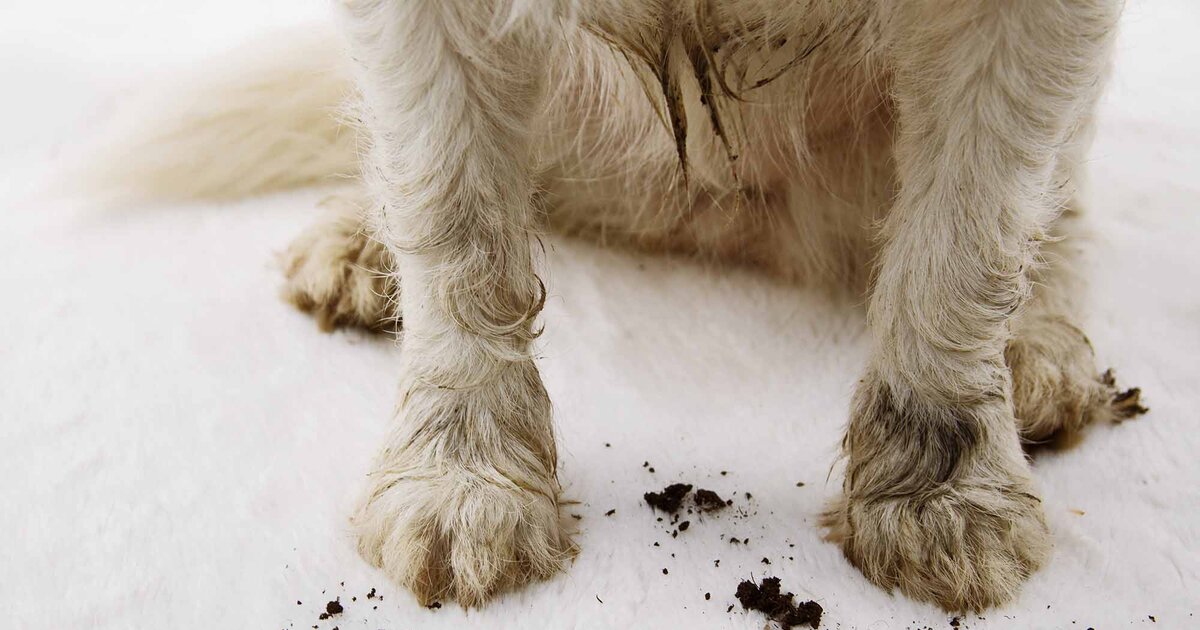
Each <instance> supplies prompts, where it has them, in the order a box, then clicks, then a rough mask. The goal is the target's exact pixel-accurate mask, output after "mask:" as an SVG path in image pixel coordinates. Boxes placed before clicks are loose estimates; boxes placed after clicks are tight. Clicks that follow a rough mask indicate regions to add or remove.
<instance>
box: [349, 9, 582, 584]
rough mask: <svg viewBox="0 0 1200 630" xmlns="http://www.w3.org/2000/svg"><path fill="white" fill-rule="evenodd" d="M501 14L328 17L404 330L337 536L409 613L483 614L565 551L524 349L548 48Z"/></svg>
mask: <svg viewBox="0 0 1200 630" xmlns="http://www.w3.org/2000/svg"><path fill="white" fill-rule="evenodd" d="M509 4H510V3H508V2H500V1H497V2H489V1H483V0H470V1H467V0H405V1H403V2H400V1H394V0H346V1H345V2H344V5H345V26H346V28H347V30H348V33H349V37H350V41H351V46H352V53H353V55H354V58H355V59H356V60H357V61H358V63H359V64H360V77H359V82H360V88H361V91H362V94H363V98H364V101H365V106H366V107H365V110H366V111H365V123H366V126H367V128H368V130H369V133H370V138H371V143H372V145H371V151H370V156H369V166H368V168H366V169H365V171H366V173H367V178H368V181H369V182H370V183H371V184H372V186H373V190H374V195H375V197H376V198H377V199H378V200H379V202H380V204H379V205H380V206H381V207H382V211H381V212H382V216H381V217H379V225H380V234H379V238H380V240H382V241H383V242H384V244H385V245H386V246H387V248H388V250H389V251H390V252H391V254H392V255H393V257H394V258H395V261H396V269H397V271H398V279H399V281H400V282H401V283H402V285H403V291H402V295H401V308H402V312H403V313H404V326H405V333H404V338H403V345H402V356H403V362H404V375H403V378H402V381H401V399H400V403H399V406H398V411H397V418H396V420H395V423H394V426H393V428H392V431H391V433H390V435H389V436H388V437H387V439H386V442H385V444H384V445H383V448H382V450H381V452H380V453H379V455H378V457H377V459H376V461H375V464H374V469H373V471H372V472H371V474H370V477H369V488H368V490H367V492H366V495H365V498H364V500H363V502H362V504H361V505H360V507H359V508H358V511H357V513H356V514H355V516H354V518H353V522H354V524H355V526H356V529H357V534H358V538H359V550H360V552H361V553H362V555H363V556H364V557H365V558H366V559H367V560H369V561H370V562H372V563H374V564H375V565H377V566H379V567H380V568H382V569H383V571H384V572H385V573H386V574H387V575H388V576H389V577H390V578H391V579H393V580H395V581H396V582H398V583H400V584H402V585H404V586H406V587H408V588H409V589H411V590H412V591H413V593H414V594H416V596H417V598H418V599H419V600H420V601H422V602H425V603H428V602H431V601H434V600H440V599H451V598H452V599H456V600H457V601H458V602H459V603H461V604H462V605H464V606H471V605H479V604H482V603H484V602H485V601H487V600H488V599H489V598H490V597H492V596H493V595H495V594H496V593H498V592H500V591H503V590H506V589H508V588H511V587H515V586H519V585H522V584H525V583H527V582H530V581H533V580H537V579H542V578H545V577H548V576H550V575H552V574H553V573H555V572H556V571H557V570H558V569H559V568H560V565H561V563H562V562H563V560H564V559H566V558H567V557H569V555H570V553H571V551H572V544H571V542H570V540H569V539H568V536H567V535H566V533H565V532H564V529H563V528H562V527H561V526H560V522H559V498H558V493H559V486H558V483H557V479H556V450H555V443H554V434H553V430H552V426H551V419H550V401H549V399H548V397H547V395H546V391H545V389H543V387H542V382H541V377H540V375H539V374H538V370H537V367H536V366H535V365H534V363H533V359H532V356H531V349H530V346H531V343H532V341H533V340H534V338H535V337H536V336H537V333H536V332H535V330H534V326H533V320H534V318H535V316H536V315H537V314H538V312H539V311H540V309H541V306H542V302H543V299H544V294H545V291H544V288H543V287H542V285H541V282H540V281H539V279H538V277H537V275H536V274H535V269H534V254H533V247H532V243H531V230H532V229H533V228H534V226H535V224H536V219H537V216H536V215H537V213H536V211H535V207H534V205H533V203H532V201H531V199H532V195H533V191H534V186H533V180H532V174H531V173H532V165H531V162H532V155H531V139H530V137H529V136H530V132H529V123H530V118H531V117H532V116H533V115H534V113H535V112H536V111H537V109H538V107H539V105H540V99H541V96H540V91H541V87H542V86H541V83H542V79H543V75H544V64H545V62H546V57H547V56H548V55H549V51H548V45H547V44H548V42H549V35H548V29H546V28H545V27H544V26H542V25H544V24H545V23H546V22H539V21H538V20H535V19H534V17H538V16H516V17H513V16H510V15H508V11H509V10H510V8H511V7H509V6H508V5H509ZM510 18H511V19H510Z"/></svg>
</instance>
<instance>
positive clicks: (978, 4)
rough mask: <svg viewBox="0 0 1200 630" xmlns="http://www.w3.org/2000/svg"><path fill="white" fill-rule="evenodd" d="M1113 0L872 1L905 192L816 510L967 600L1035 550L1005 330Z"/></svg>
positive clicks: (864, 550) (1003, 594)
mask: <svg viewBox="0 0 1200 630" xmlns="http://www.w3.org/2000/svg"><path fill="white" fill-rule="evenodd" d="M1117 4H1118V3H1117V2H1115V1H1110V0H1095V1H1093V2H1070V3H1065V2H1043V1H1041V0H1026V1H1020V0H1016V1H1013V2H990V1H984V0H979V1H975V0H961V1H958V2H948V1H944V0H930V1H928V2H906V3H897V4H896V6H895V7H894V9H890V10H887V11H890V12H891V13H890V14H888V15H886V16H885V17H884V24H886V29H885V32H886V33H887V35H888V37H890V38H891V41H890V42H889V44H888V49H887V53H886V54H887V55H888V61H889V63H890V66H891V70H892V77H893V82H894V83H893V94H894V97H895V103H896V108H897V111H898V114H899V123H900V124H899V127H900V129H899V135H898V137H897V140H896V147H895V151H896V161H897V168H898V173H899V177H900V189H901V190H900V194H899V196H898V198H897V201H896V204H895V207H894V209H893V210H892V212H891V214H890V215H889V217H888V219H887V221H886V223H885V225H884V227H883V236H884V245H883V249H882V252H881V257H880V263H879V265H880V266H879V269H878V276H877V278H876V282H875V289H874V294H873V296H872V300H871V305H870V323H871V328H872V332H873V335H874V340H875V349H874V353H873V356H872V359H871V364H870V366H869V368H868V370H867V373H866V376H865V378H864V379H863V380H862V381H861V382H860V383H859V386H858V392H857V394H856V396H855V401H854V405H853V409H852V411H851V419H850V423H849V427H848V429H847V434H846V438H845V442H844V444H845V449H846V454H847V457H848V467H847V473H846V479H845V482H844V496H843V498H842V499H841V500H840V501H839V502H838V503H837V504H836V505H835V506H834V508H833V509H832V510H831V511H830V512H829V514H828V515H827V524H828V525H829V526H830V527H831V529H832V534H833V536H834V538H835V539H837V540H839V541H840V542H841V545H842V548H843V550H844V552H845V554H846V556H847V558H849V559H850V561H851V562H852V563H854V564H855V565H856V566H858V567H859V568H860V569H861V570H862V571H863V573H864V574H865V575H866V576H867V577H868V578H869V579H871V580H872V581H874V582H875V583H877V584H879V585H880V586H882V587H884V588H887V589H889V590H890V589H893V588H897V589H899V590H901V591H902V592H904V593H906V594H908V595H909V596H911V597H914V598H917V599H921V600H925V601H930V602H934V603H937V604H939V605H941V606H943V607H944V608H947V609H950V610H964V611H966V610H979V609H982V608H986V607H989V606H993V605H998V604H1002V603H1004V602H1006V601H1008V600H1009V599H1011V598H1012V597H1013V596H1014V595H1015V594H1016V592H1017V590H1018V588H1019V586H1020V584H1021V583H1022V582H1023V581H1024V579H1025V578H1026V577H1028V576H1029V575H1030V573H1032V572H1033V571H1034V570H1036V569H1037V568H1038V567H1039V566H1040V565H1041V564H1042V563H1043V562H1044V560H1045V558H1046V556H1047V554H1048V551H1049V547H1050V540H1049V534H1048V531H1047V529H1046V525H1045V522H1044V519H1043V515H1042V509H1041V505H1040V500H1039V499H1038V498H1037V495H1036V494H1035V490H1034V487H1033V483H1032V479H1031V475H1030V470H1029V465H1028V463H1027V461H1026V460H1025V458H1024V455H1023V453H1022V451H1021V447H1020V442H1019V439H1018V433H1017V425H1016V421H1015V419H1014V415H1013V402H1012V385H1011V377H1010V375H1009V372H1008V369H1007V368H1006V366H1005V361H1004V348H1005V343H1006V341H1007V340H1008V337H1009V324H1010V318H1011V317H1012V315H1013V313H1014V312H1015V311H1017V309H1018V308H1019V307H1020V305H1021V304H1022V302H1023V301H1024V300H1025V298H1026V296H1027V295H1028V293H1029V282H1028V280H1027V277H1026V274H1027V271H1028V270H1029V268H1030V267H1031V266H1032V265H1033V264H1034V263H1035V260H1036V242H1037V240H1038V238H1039V236H1040V235H1041V231H1042V229H1043V227H1044V226H1045V225H1046V224H1047V222H1048V221H1050V220H1051V219H1052V217H1053V215H1054V213H1055V212H1056V210H1057V207H1058V204H1059V203H1060V202H1061V201H1062V200H1061V199H1060V198H1059V197H1058V196H1057V193H1058V191H1059V190H1060V189H1061V188H1062V187H1061V185H1060V184H1061V182H1056V181H1054V179H1055V178H1054V173H1055V172H1056V168H1055V167H1056V161H1057V159H1058V156H1059V151H1060V148H1061V147H1062V146H1063V145H1064V143H1065V142H1066V141H1067V139H1068V138H1070V137H1071V135H1072V133H1073V131H1074V128H1075V127H1076V126H1077V125H1078V123H1079V120H1080V117H1081V116H1082V114H1083V113H1084V111H1085V110H1086V108H1087V107H1089V106H1090V105H1091V103H1092V102H1093V99H1094V94H1095V91H1096V90H1097V86H1098V85H1099V84H1100V79H1101V77H1102V75H1103V73H1104V67H1105V59H1106V55H1107V50H1108V46H1109V40H1110V39H1111V33H1112V31H1113V28H1114V27H1115V23H1116V18H1117V13H1118V11H1117V8H1116V5H1117Z"/></svg>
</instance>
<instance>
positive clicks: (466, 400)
mask: <svg viewBox="0 0 1200 630" xmlns="http://www.w3.org/2000/svg"><path fill="white" fill-rule="evenodd" d="M434 369H437V368H436V367H435V368H434ZM405 374H406V376H405V380H404V381H403V382H402V384H401V391H403V392H404V394H403V396H402V399H401V401H402V402H401V408H400V410H399V413H400V417H398V418H397V419H396V422H395V424H394V425H393V429H392V432H391V433H390V434H389V436H388V438H387V440H386V441H385V443H384V447H383V450H382V451H381V452H380V454H379V456H378V458H377V460H376V463H375V467H374V472H372V473H371V475H370V477H369V478H370V483H369V486H368V489H367V493H366V495H365V497H364V500H363V501H362V503H361V504H360V507H359V509H358V511H357V513H356V514H355V516H354V517H353V519H352V522H353V524H354V526H355V528H356V530H357V534H358V548H359V551H360V553H361V554H362V556H363V557H364V558H365V559H366V560H367V561H369V562H370V563H372V564H374V565H375V566H377V567H379V568H381V569H382V570H383V571H384V573H386V574H387V575H388V577H389V578H391V579H392V580H394V581H395V582H396V583H398V584H400V585H403V586H405V587H407V588H408V589H409V590H411V591H412V592H413V593H414V594H416V596H417V598H418V599H419V600H420V601H421V602H422V603H424V604H429V603H431V602H434V601H439V600H450V599H453V600H457V601H458V602H459V603H460V604H462V605H463V606H479V605H482V604H483V603H485V602H487V601H488V600H489V599H491V598H492V597H493V596H495V595H496V594H498V593H501V592H504V591H507V590H510V589H513V588H515V587H518V586H521V585H524V584H528V583H530V582H534V581H537V580H542V579H545V578H548V577H550V576H551V575H553V574H555V573H556V572H557V571H558V570H559V569H560V567H561V566H562V564H563V562H564V561H565V560H566V559H568V558H570V557H571V556H572V555H573V553H574V549H575V548H574V545H573V544H572V543H571V540H570V536H569V535H568V531H567V528H566V526H565V524H564V523H563V522H562V521H561V520H560V512H559V485H558V479H557V475H556V469H557V449H556V447H555V443H554V434H553V424H552V423H551V420H550V400H549V398H548V397H547V395H546V392H545V389H543V388H542V386H541V381H540V378H539V377H538V374H537V368H536V367H535V366H534V364H533V362H532V361H525V362H521V363H513V364H507V367H506V369H505V370H503V371H499V372H497V373H495V374H494V375H493V379H494V380H491V381H490V382H489V383H488V384H486V385H485V384H477V385H475V386H474V387H455V388H448V387H443V386H438V385H436V384H433V382H432V381H433V379H435V378H436V373H430V372H427V371H422V370H417V369H415V368H411V367H410V369H409V370H407V371H406V373H405Z"/></svg>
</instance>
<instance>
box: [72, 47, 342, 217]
mask: <svg viewBox="0 0 1200 630" xmlns="http://www.w3.org/2000/svg"><path fill="white" fill-rule="evenodd" d="M318 31H319V32H318ZM208 66H209V67H208V68H207V69H206V70H205V71H203V72H201V73H197V74H195V75H191V76H177V77H168V78H167V79H166V80H165V81H163V85H161V86H156V87H155V88H154V89H153V90H151V91H152V92H153V94H151V95H149V96H148V97H146V98H138V99H137V100H136V101H135V102H132V103H124V102H123V103H121V104H120V110H119V111H118V113H117V120H116V121H115V123H114V125H113V128H112V129H110V130H109V131H108V133H106V134H104V136H103V137H102V138H101V140H100V141H99V142H98V147H99V148H98V149H97V150H95V151H92V152H90V154H89V157H88V158H87V159H86V161H85V162H86V165H85V166H84V167H82V168H80V169H78V172H76V173H75V174H74V175H73V177H74V178H75V179H76V184H78V185H79V186H80V187H81V188H82V189H85V190H87V191H89V193H90V194H92V195H99V196H101V197H103V198H106V199H108V200H109V201H113V200H119V201H122V202H138V201H176V200H188V199H228V198H235V197H243V196H248V195H254V194H259V193H265V192H271V191H277V190H283V189H287V188H294V187H299V186H305V185H310V184H314V183H320V182H323V181H328V180H330V179H332V178H335V177H338V176H346V177H352V176H354V175H356V174H357V173H358V133H357V131H356V129H355V128H354V127H353V126H352V125H348V124H346V123H345V120H344V118H343V116H342V113H343V111H344V107H345V104H346V103H347V101H348V99H349V97H350V95H351V93H352V90H353V85H352V81H351V80H350V71H349V67H348V66H349V59H348V57H347V56H346V54H345V53H344V51H343V50H342V49H341V46H340V44H339V42H338V39H337V37H336V35H335V34H334V33H332V32H331V29H328V28H323V29H314V28H308V29H305V30H304V31H302V32H301V31H296V32H288V33H284V34H282V36H280V37H278V38H276V39H273V40H271V41H270V42H267V43H258V44H254V45H252V46H246V47H243V48H241V49H238V50H234V51H232V52H230V53H228V54H226V55H225V56H224V57H223V58H218V59H214V60H212V61H211V62H210V63H209V64H208Z"/></svg>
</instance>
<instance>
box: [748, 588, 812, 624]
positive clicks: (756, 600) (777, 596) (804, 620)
mask: <svg viewBox="0 0 1200 630" xmlns="http://www.w3.org/2000/svg"><path fill="white" fill-rule="evenodd" d="M735 596H736V597H737V599H738V601H739V602H741V603H742V607H743V608H745V609H747V610H757V611H759V612H761V613H763V614H764V615H766V616H767V618H768V619H770V620H772V621H774V622H776V623H778V624H779V625H781V626H783V627H784V628H792V627H795V626H800V625H808V626H809V627H811V628H816V627H817V626H819V625H821V613H822V609H821V605H820V604H818V603H816V602H811V601H810V602H803V603H801V604H796V603H795V602H794V601H793V598H794V597H795V595H793V594H792V593H781V592H780V588H779V578H777V577H768V578H763V580H762V583H761V584H755V583H754V582H752V581H751V580H745V581H743V582H742V583H741V584H738V587H737V593H735Z"/></svg>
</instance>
